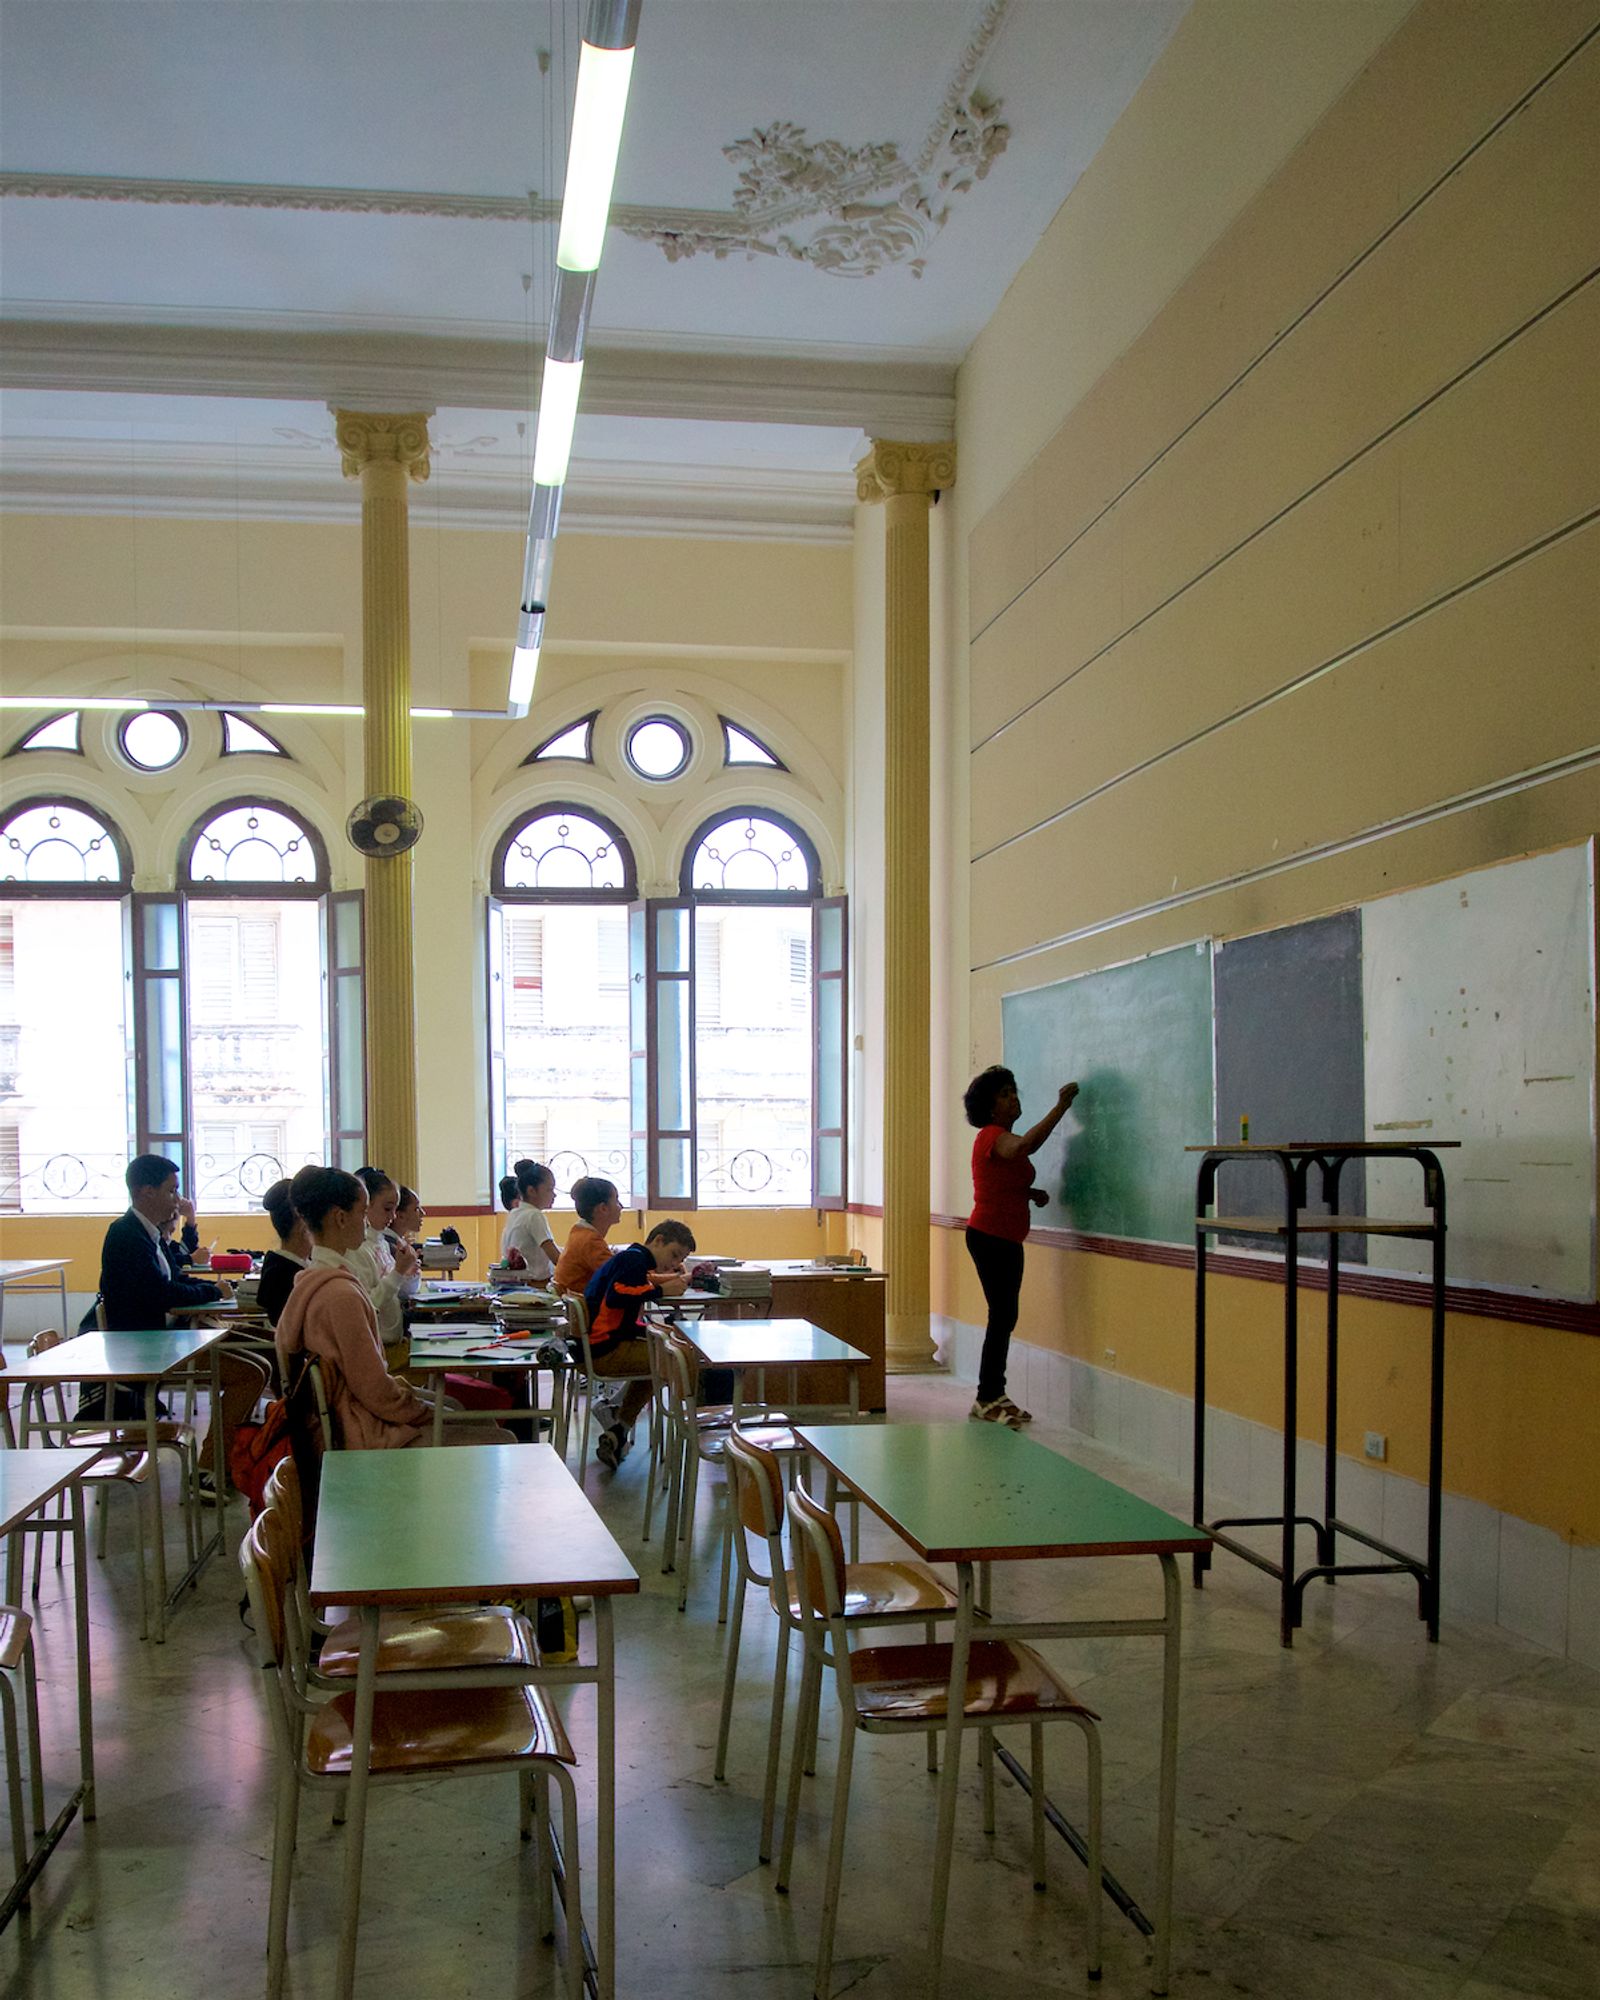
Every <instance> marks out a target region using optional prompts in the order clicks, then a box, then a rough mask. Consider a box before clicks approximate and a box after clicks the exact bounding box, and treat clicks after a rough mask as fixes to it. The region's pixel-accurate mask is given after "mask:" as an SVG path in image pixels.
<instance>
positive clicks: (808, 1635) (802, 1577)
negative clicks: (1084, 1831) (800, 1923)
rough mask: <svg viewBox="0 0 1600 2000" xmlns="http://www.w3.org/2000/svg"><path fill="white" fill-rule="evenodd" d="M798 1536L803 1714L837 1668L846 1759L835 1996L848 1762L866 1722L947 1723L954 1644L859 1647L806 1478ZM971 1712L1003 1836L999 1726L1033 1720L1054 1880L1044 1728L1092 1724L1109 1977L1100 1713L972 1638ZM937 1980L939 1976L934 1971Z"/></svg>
mask: <svg viewBox="0 0 1600 2000" xmlns="http://www.w3.org/2000/svg"><path fill="white" fill-rule="evenodd" d="M788 1504H789V1539H790V1544H791V1547H792V1548H793V1551H794V1565H795V1567H794V1574H795V1580H796V1582H797V1584H798V1590H797V1593H796V1595H797V1598H798V1603H799V1612H800V1630H801V1633H802V1636H803V1638H804V1640H805V1667H804V1671H803V1674H802V1678H801V1683H800V1710H801V1715H802V1716H803V1715H805V1714H806V1713H807V1712H808V1710H809V1707H810V1704H811V1702H812V1701H813V1700H814V1699H815V1698H816V1691H817V1690H818V1688H819V1687H820V1684H821V1679H822V1675H823V1672H824V1671H825V1670H829V1671H831V1672H832V1674H833V1684H834V1690H835V1692H836V1693H837V1695H838V1697H839V1761H838V1764H837V1767H836V1769H835V1773H834V1783H833V1820H832V1824H831V1827H830V1829H829V1834H828V1860H827V1868H826V1874H825V1877H824V1884H823V1895H822V1927H821V1933H820V1936H819V1938H818V1942H817V1970H816V1979H815V1982H814V1991H815V1993H816V1996H817V2000H828V1991H829V1986H830V1983H831V1980H832V1974H833V1938H834V1929H835V1926H836V1924H837V1921H838V1915H839V1883H840V1877H841V1875H842V1874H843V1871H844V1839H845V1823H846V1821H847V1819H848V1817H849V1811H850V1767H851V1762H852V1759H853V1757H854V1754H855V1739H856V1732H857V1730H862V1731H864V1732H866V1733H867V1734H868V1735H908V1734H918V1735H924V1734H926V1733H927V1732H928V1731H929V1730H930V1729H937V1728H942V1727H943V1726H944V1725H945V1723H946V1722H947V1721H948V1719H949V1700H950V1666H951V1647H950V1645H949V1643H948V1642H947V1641H943V1640H941V1641H939V1642H938V1643H937V1644H932V1645H930V1644H927V1643H924V1644H922V1645H920V1646H907V1645H901V1646H867V1647H862V1648H861V1649H860V1650H859V1651H858V1652H855V1653H852V1652H851V1650H850V1627H849V1622H848V1620H847V1619H846V1616H845V1603H846V1597H847V1591H848V1587H849V1578H848V1570H847V1566H846V1563H845V1559H844V1540H843V1538H842V1536H841V1535H840V1533H839V1524H838V1522H837V1521H835V1520H834V1518H833V1516H832V1515H831V1514H830V1513H829V1512H828V1510H827V1509H826V1508H825V1507H823V1506H821V1505H819V1504H818V1502H817V1501H815V1500H813V1499H812V1497H811V1495H810V1494H809V1493H807V1492H806V1490H805V1488H804V1487H803V1486H797V1487H796V1488H795V1489H794V1491H793V1492H792V1493H791V1494H790V1495H789V1503H788ZM962 1714H963V1716H964V1717H965V1718H967V1719H968V1720H970V1721H972V1722H974V1723H976V1724H977V1725H978V1727H979V1763H980V1768H981V1770H982V1774H983V1830H984V1832H985V1833H993V1832H994V1756H993V1747H994V1745H993V1732H994V1730H995V1728H996V1727H998V1726H1001V1725H1003V1724H1008V1723H1016V1724H1026V1725H1027V1729H1028V1734H1029V1742H1030V1748H1031V1751H1032V1772H1031V1778H1032V1787H1033V1797H1032V1806H1033V1883H1034V1887H1035V1888H1036V1889H1042V1888H1043V1887H1044V1884H1045V1841H1044V1833H1045V1819H1044V1809H1045V1779H1044V1725H1045V1724H1046V1723H1051V1722H1070V1723H1071V1724H1072V1725H1073V1726H1074V1727H1075V1728H1077V1729H1079V1730H1081V1731H1082V1732H1083V1739H1084V1745H1085V1748H1086V1751H1087V1754H1088V1760H1089V1771H1088V1780H1089V1782H1088V1790H1089V1832H1088V1841H1087V1846H1088V1850H1089V1852H1088V1868H1089V1873H1088V1882H1089V1892H1088V1893H1089V1908H1088V1971H1089V1977H1090V1978H1091V1979H1098V1978H1099V1976H1100V1900H1101V1897H1100V1732H1099V1730H1098V1729H1097V1728H1096V1726H1095V1725H1096V1723H1097V1722H1098V1720H1099V1718H1098V1717H1097V1716H1096V1715H1095V1713H1094V1711H1093V1710H1092V1709H1090V1708H1086V1707H1085V1706H1084V1704H1083V1703H1082V1702H1081V1701H1079V1700H1078V1698H1077V1696H1076V1695H1074V1694H1073V1692H1072V1690H1071V1689H1070V1688H1069V1687H1068V1686H1067V1685H1066V1683H1065V1682H1064V1681H1063V1680H1062V1679H1061V1678H1060V1677H1059V1675H1057V1674H1056V1672H1055V1670H1054V1669H1053V1668H1052V1667H1051V1666H1050V1665H1049V1664H1048V1662H1047V1661H1045V1660H1044V1659H1043V1658H1042V1657H1041V1656H1040V1655H1039V1654H1038V1653H1036V1652H1035V1651H1034V1650H1033V1648H1032V1647H1031V1646H1023V1645H1019V1644H1017V1643H1016V1642H1015V1641H1014V1640H1009V1639H978V1638H975V1639H974V1640H973V1641H972V1645H971V1650H970V1652H969V1655H968V1660H967V1685H966V1702H965V1706H964V1707H963V1709H962ZM804 1736H805V1730H804V1728H803V1726H801V1725H800V1724H799V1723H798V1722H797V1725H796V1729H795V1741H794V1749H793V1751H792V1752H791V1754H790V1763H789V1795H788V1800H787V1804H786V1807H785V1818H784V1828H783V1856H782V1859H781V1861H780V1862H779V1865H778V1879H777V1885H776V1886H777V1888H778V1890H779V1892H780V1893H786V1892H787V1890H788V1887H789V1875H790V1870H791V1867H792V1864H793V1861H794V1836H795V1822H796V1820H797V1818H798V1816H799V1806H800V1773H801V1765H802V1763H803V1762H804V1747H805V1746H804V1741H803V1739H804ZM934 1870H935V1874H934V1879H935V1880H936V1881H944V1880H946V1879H948V1871H949V1855H948V1854H947V1853H944V1852H940V1853H938V1854H937V1855H936V1856H935V1859H934ZM935 1983H937V1972H936V1974H935Z"/></svg>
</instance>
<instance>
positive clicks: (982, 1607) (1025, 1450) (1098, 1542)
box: [796, 1424, 1207, 1995]
mask: <svg viewBox="0 0 1600 2000" xmlns="http://www.w3.org/2000/svg"><path fill="white" fill-rule="evenodd" d="M796 1429H797V1431H798V1434H799V1436H800V1438H801V1441H802V1442H803V1443H804V1444H805V1445H806V1447H807V1449H808V1450H809V1451H810V1452H811V1454H812V1456H813V1457H814V1458H815V1459H817V1461H818V1462H819V1463H820V1464H821V1465H823V1466H825V1467H826V1468H827V1470H828V1472H829V1473H830V1474H831V1475H832V1476H833V1477H835V1478H837V1479H838V1480H839V1482H840V1483H841V1484H842V1485H843V1486H845V1487H847V1488H848V1489H849V1490H850V1491H851V1492H854V1493H857V1494H859V1495H860V1497H861V1498H862V1500H864V1501H865V1502H866V1504H867V1506H868V1507H870V1508H871V1509H872V1511H873V1513H875V1514H876V1515H877V1516H878V1518H879V1519H880V1520H881V1521H883V1522H884V1523H885V1524H886V1525H887V1526H888V1527H890V1528H892V1529H893V1530H894V1532H895V1533H896V1534H897V1535H899V1536H900V1537H901V1539H902V1540H903V1541H905V1542H906V1543H907V1544H908V1545H909V1546H910V1547H911V1548H913V1549H914V1550H915V1551H916V1552H917V1554H918V1555H919V1556H921V1557H922V1559H923V1560H924V1561H925V1562H948V1563H953V1564H954V1565H955V1569H956V1620H955V1627H954V1630H953V1632H952V1635H951V1641H950V1691H949V1696H948V1718H949V1719H948V1722H947V1724H946V1729H945V1753H944V1762H943V1766H942V1768H941V1770H940V1773H939V1808H938V1834H937V1840H936V1845H935V1849H934V1876H933V1896H932V1909H931V1912H930V1915H929V1949H930V1952H931V1956H932V1966H933V1973H932V1991H933V1993H934V1994H935V1995H937V1992H938V1986H939V1972H940V1966H941V1961H942V1959H943V1954H944V1928H945V1912H946V1907H947V1904H948V1901H949V1883H950V1866H951V1858H952V1855H953V1852H954V1845H955V1815H956V1795H957V1789H958V1786H959V1782H960V1771H961V1739H962V1733H963V1729H964V1728H974V1729H975V1728H980V1727H981V1726H982V1725H981V1724H979V1723H976V1722H974V1723H967V1722H966V1721H965V1708H966V1699H965V1695H966V1684H967V1659H968V1654H969V1652H970V1650H971V1646H972V1641H973V1638H974V1635H975V1630H976V1632H977V1635H978V1636H981V1637H982V1638H984V1639H1015V1640H1019V1641H1021V1642H1022V1643H1024V1644H1029V1645H1031V1644H1034V1643H1035V1642H1037V1641H1039V1640H1041V1639H1091V1638H1093V1639H1101V1638H1116V1639H1133V1638H1158V1639H1160V1640H1161V1642H1162V1649H1163V1650H1162V1684H1161V1753H1160V1792H1159V1801H1158V1809H1157V1830H1156V1894H1155V1911H1154V1914H1153V1916H1152V1917H1146V1916H1145V1914H1144V1912H1143V1911H1142V1910H1141V1909H1140V1908H1139V1906H1138V1904H1137V1903H1135V1902H1134V1900H1133V1898H1132V1897H1131V1896H1129V1895H1128V1893H1127V1891H1126V1890H1125V1889H1123V1888H1122V1885H1121V1884H1120V1883H1116V1882H1114V1881H1113V1879H1112V1878H1111V1877H1110V1876H1109V1875H1108V1874H1107V1873H1106V1872H1105V1870H1103V1869H1102V1871H1101V1883H1100V1887H1101V1889H1102V1891H1103V1893H1105V1894H1108V1895H1110V1896H1111V1898H1112V1901H1113V1902H1114V1903H1115V1905H1116V1907H1117V1908H1118V1909H1120V1910H1121V1911H1122V1913H1123V1914H1124V1915H1125V1916H1126V1917H1127V1918H1128V1919H1129V1921H1130V1922H1131V1923H1133V1925H1134V1926H1135V1928H1136V1929H1138V1930H1140V1931H1141V1932H1143V1933H1144V1934H1145V1935H1147V1936H1149V1937H1150V1938H1151V1939H1152V1956H1151V1974H1150V1990H1151V1992H1152V1993H1153V1994H1158V1995H1160V1994H1164V1993H1165V1992H1166V1991H1167V1983H1168V1976H1169V1970H1170V1964H1171V1951H1172V1869H1173V1849H1174V1845H1175V1836H1176V1829H1177V1798H1178V1697H1179V1683H1180V1674H1181V1668H1182V1659H1183V1592H1182V1589H1181V1588H1180V1585H1179V1580H1178V1564H1177V1558H1178V1556H1179V1555H1193V1554H1198V1553H1199V1552H1200V1550H1201V1548H1202V1547H1204V1546H1205V1545H1206V1544H1207V1536H1206V1535H1205V1533H1204V1531H1196V1530H1195V1529H1192V1528H1188V1527H1185V1526H1184V1525H1183V1524H1182V1523H1181V1522H1179V1521H1176V1520H1174V1519H1173V1518H1172V1516H1170V1515H1168V1514H1164V1513H1163V1512H1162V1511H1161V1510H1160V1509H1159V1508H1156V1507H1153V1506H1150V1505H1149V1503H1147V1502H1145V1501H1142V1500H1140V1499H1139V1498H1138V1496H1137V1495H1134V1494H1130V1493H1125V1492H1124V1491H1123V1490H1122V1489H1121V1488H1120V1487H1117V1486H1114V1485H1113V1484H1112V1482H1111V1481H1109V1480H1105V1479H1101V1478H1099V1477H1098V1475H1096V1474H1094V1473H1090V1472H1087V1471H1085V1470H1084V1469H1083V1468H1082V1467H1079V1466H1072V1465H1071V1462H1070V1461H1069V1460H1066V1459H1062V1458H1060V1456H1059V1455H1058V1454H1057V1453H1055V1452H1052V1451H1050V1450H1049V1449H1048V1447H1046V1446H1044V1445H1040V1444H1035V1443H1034V1442H1033V1440H1032V1439H1029V1438H1023V1437H1020V1436H1019V1435H1018V1434H1017V1433H1016V1432H1014V1431H1010V1430H1007V1429H1005V1428H1004V1427H1003V1426H1001V1425H996V1424H979V1425H960V1426H958V1425H953V1424H944V1425H939V1424H891V1425H886V1426H872V1425H868V1426H861V1427H853V1426H838V1427H814V1426H811V1425H807V1424H801V1425H797V1426H796ZM916 1432H920V1433H922V1434H924V1436H925V1437H926V1438H927V1439H928V1449H929V1451H930V1453H931V1452H936V1451H937V1450H938V1449H939V1438H940V1434H941V1433H942V1434H943V1435H944V1436H945V1437H946V1438H949V1439H950V1440H951V1442H952V1448H953V1452H954V1453H955V1454H958V1455H963V1454H965V1453H966V1452H967V1451H968V1450H969V1449H970V1450H971V1451H974V1452H977V1451H981V1452H982V1453H984V1454H986V1455H987V1462H985V1463H982V1464H981V1465H980V1468H979V1470H980V1476H983V1477H990V1478H992V1477H993V1476H994V1475H995V1474H998V1475H1000V1482H999V1484H998V1485H997V1488H996V1491H995V1492H993V1493H991V1494H988V1495H980V1496H978V1499H977V1500H976V1501H975V1503H974V1505H973V1507H972V1513H973V1515H974V1517H977V1516H978V1515H980V1514H981V1511H982V1505H981V1503H982V1501H983V1500H985V1499H987V1500H988V1501H989V1502H990V1503H991V1504H998V1505H999V1506H1000V1507H1001V1509H1002V1511H1004V1503H1005V1499H1006V1496H1007V1494H1008V1493H1010V1492H1013V1491H1014V1490H1015V1489H1016V1488H1017V1483H1018V1482H1019V1481H1024V1482H1025V1481H1026V1479H1027V1476H1028V1472H1029V1470H1030V1469H1032V1467H1033V1466H1034V1465H1037V1464H1039V1461H1037V1460H1032V1459H1031V1458H1030V1454H1033V1453H1038V1454H1040V1455H1041V1457H1042V1459H1043V1460H1054V1461H1055V1463H1056V1467H1057V1470H1056V1471H1055V1472H1054V1473H1053V1474H1052V1476H1053V1477H1055V1478H1057V1479H1060V1478H1062V1477H1063V1475H1062V1473H1061V1472H1060V1470H1059V1468H1060V1467H1062V1466H1069V1467H1070V1471H1071V1475H1072V1476H1073V1478H1074V1479H1075V1480H1076V1481H1077V1482H1078V1483H1080V1484H1081V1485H1082V1486H1083V1487H1084V1489H1085V1492H1086V1494H1087V1495H1088V1496H1089V1497H1091V1498H1093V1499H1097V1500H1099V1499H1102V1498H1108V1499H1110V1500H1111V1503H1112V1504H1113V1506H1115V1505H1116V1504H1117V1503H1119V1502H1120V1503H1125V1505H1126V1508H1127V1509H1128V1510H1129V1511H1130V1512H1131V1513H1132V1515H1133V1516H1134V1517H1135V1525H1136V1531H1135V1532H1133V1533H1131V1534H1129V1535H1122V1534H1120V1533H1119V1534H1114V1535H1113V1536H1112V1537H1110V1538H1106V1537H1105V1536H1104V1535H1103V1533H1094V1534H1088V1535H1085V1536H1084V1537H1083V1538H1082V1539H1077V1538H1075V1535H1074V1531H1073V1527H1072V1523H1071V1521H1070V1520H1067V1519H1061V1520H1060V1521H1059V1522H1058V1523H1057V1524H1056V1531H1055V1536H1054V1538H1053V1539H1052V1540H1050V1541H1040V1542H1029V1541H1023V1540H1018V1541H1015V1542H1012V1543H1009V1544H1008V1543H1007V1542H1005V1541H1004V1540H1002V1539H1001V1538H1000V1537H995V1538H993V1539H992V1540H991V1541H989V1542H984V1541H983V1540H982V1539H981V1536H980V1538H979V1539H977V1540H976V1541H975V1542H972V1543H967V1544H964V1543H960V1542H948V1543H946V1542H942V1541H938V1540H934V1539H932V1538H931V1537H929V1536H926V1535H923V1534H919V1532H918V1525H919V1524H918V1521H917V1519H916V1518H915V1514H914V1512H912V1511H908V1510H904V1509H900V1508H898V1507H897V1506H895V1505H893V1504H891V1503H890V1502H889V1501H888V1500H886V1498H885V1493H886V1490H887V1489H888V1487H889V1485H890V1481H889V1480H888V1479H887V1478H880V1479H877V1480H874V1479H873V1478H871V1477H870V1476H863V1474H862V1472H861V1471H860V1469H859V1467H854V1468H853V1467H852V1464H851V1451H850V1446H851V1444H852V1443H853V1442H856V1441H866V1440H870V1439H873V1438H883V1437H892V1436H894V1435H895V1434H899V1435H900V1436H901V1437H905V1438H907V1439H908V1446H907V1448H908V1449H915V1448H916V1447H915V1445H913V1444H911V1443H910V1442H909V1434H911V1433H916ZM1002 1453H1003V1454H1004V1458H1001V1456H1000V1455H1001V1454H1002ZM952 1479H953V1481H954V1484H955V1486H956V1488H957V1489H958V1490H966V1489H967V1488H968V1485H969V1482H968V1479H967V1476H966V1472H965V1469H962V1470H956V1469H955V1468H952ZM875 1489H876V1490H875ZM1111 1555H1153V1556H1155V1557H1156V1558H1157V1559H1158V1561H1159V1563H1160V1566H1161V1588H1162V1613H1161V1616H1160V1617H1159V1618H1074V1619H1059V1620H1047V1621H1044V1622H1040V1623H1035V1622H1034V1621H1032V1620H1025V1621H1015V1620H1004V1619H996V1618H994V1617H993V1616H992V1615H991V1611H990V1572H991V1565H992V1564H993V1563H995V1562H1006V1561H1029V1560H1038V1559H1040V1558H1057V1557H1071V1558H1082V1557H1093V1556H1111ZM980 1621H981V1623H980ZM998 1754H1001V1755H1002V1757H1003V1759H1004V1761H1005V1762H1006V1767H1007V1769H1008V1770H1010V1771H1011V1772H1012V1773H1013V1775H1014V1776H1017V1777H1018V1778H1019V1779H1020V1777H1021V1773H1020V1771H1019V1770H1018V1769H1017V1766H1016V1764H1015V1761H1014V1760H1011V1759H1009V1758H1007V1757H1005V1753H998ZM1023 1789H1024V1791H1027V1790H1028V1789H1029V1788H1028V1787H1027V1786H1026V1785H1024V1787H1023ZM1046 1811H1047V1817H1048V1818H1049V1819H1050V1822H1051V1824H1052V1825H1054V1826H1055V1827H1056V1830H1057V1832H1059V1833H1060V1834H1061V1835H1062V1837H1063V1838H1064V1839H1065V1840H1066V1841H1067V1843H1068V1845H1069V1846H1070V1847H1071V1848H1072V1849H1073V1851H1074V1852H1075V1853H1076V1854H1077V1855H1078V1857H1079V1859H1080V1860H1081V1859H1083V1858H1084V1855H1085V1853H1086V1851H1087V1850H1086V1847H1085V1844H1084V1842H1083V1840H1082V1837H1081V1836H1080V1835H1077V1834H1076V1831H1075V1829H1073V1828H1071V1827H1070V1826H1069V1825H1068V1824H1067V1822H1066V1821H1065V1820H1064V1819H1063V1818H1062V1816H1061V1814H1060V1813H1059V1812H1057V1811H1055V1809H1054V1808H1053V1807H1049V1806H1048V1805H1047V1808H1046Z"/></svg>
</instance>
